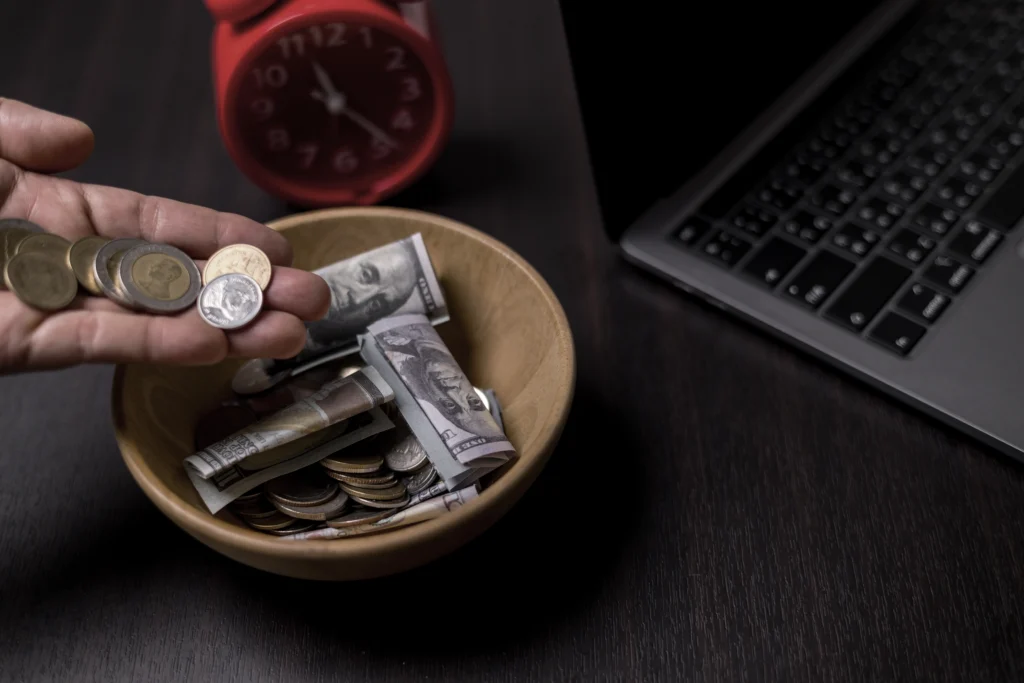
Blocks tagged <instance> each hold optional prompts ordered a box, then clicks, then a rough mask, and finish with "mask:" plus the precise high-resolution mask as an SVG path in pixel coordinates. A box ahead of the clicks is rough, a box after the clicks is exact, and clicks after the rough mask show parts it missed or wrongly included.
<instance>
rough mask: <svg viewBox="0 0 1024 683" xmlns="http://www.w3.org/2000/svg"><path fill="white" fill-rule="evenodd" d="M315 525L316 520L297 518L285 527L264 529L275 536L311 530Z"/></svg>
mask: <svg viewBox="0 0 1024 683" xmlns="http://www.w3.org/2000/svg"><path fill="white" fill-rule="evenodd" d="M315 526H316V522H307V521H305V520H300V519H296V520H295V521H294V522H292V523H291V524H289V525H288V526H286V527H284V528H283V529H264V531H265V532H266V533H268V534H273V535H274V536H291V535H292V534H297V533H299V532H300V531H309V530H310V529H312V528H313V527H315Z"/></svg>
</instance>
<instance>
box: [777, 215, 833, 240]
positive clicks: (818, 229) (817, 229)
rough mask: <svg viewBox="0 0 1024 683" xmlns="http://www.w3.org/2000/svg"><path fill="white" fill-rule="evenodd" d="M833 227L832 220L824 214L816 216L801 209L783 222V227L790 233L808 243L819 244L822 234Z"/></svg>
mask: <svg viewBox="0 0 1024 683" xmlns="http://www.w3.org/2000/svg"><path fill="white" fill-rule="evenodd" d="M831 228H832V221H830V220H829V219H827V218H825V217H824V216H816V215H815V214H813V213H811V212H809V211H801V212H800V213H798V214H796V215H795V216H793V217H792V218H789V219H787V220H785V221H783V222H782V229H783V230H784V231H785V232H786V233H787V234H789V235H792V236H793V237H796V238H797V239H799V240H800V241H801V242H806V243H807V244H817V242H818V240H820V239H821V237H822V235H824V234H825V233H827V232H828V231H829V230H830V229H831Z"/></svg>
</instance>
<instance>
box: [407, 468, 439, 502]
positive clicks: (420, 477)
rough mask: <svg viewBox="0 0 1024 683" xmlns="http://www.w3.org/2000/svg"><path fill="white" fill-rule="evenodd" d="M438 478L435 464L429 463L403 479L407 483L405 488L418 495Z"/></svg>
mask: <svg viewBox="0 0 1024 683" xmlns="http://www.w3.org/2000/svg"><path fill="white" fill-rule="evenodd" d="M436 479H437V470H435V469H434V466H433V465H427V466H426V467H424V468H423V469H422V470H420V471H419V472H417V473H416V474H414V475H412V476H411V477H406V478H405V479H403V480H402V483H403V484H405V488H406V489H408V490H409V493H410V494H411V495H416V494H417V493H419V492H420V491H423V490H425V489H426V488H427V487H428V486H430V485H431V484H433V483H434V481H435V480H436Z"/></svg>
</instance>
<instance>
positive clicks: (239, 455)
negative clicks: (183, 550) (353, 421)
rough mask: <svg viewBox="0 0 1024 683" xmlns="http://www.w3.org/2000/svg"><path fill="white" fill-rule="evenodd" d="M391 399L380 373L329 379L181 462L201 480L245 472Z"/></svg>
mask: <svg viewBox="0 0 1024 683" xmlns="http://www.w3.org/2000/svg"><path fill="white" fill-rule="evenodd" d="M393 398H394V392H393V391H392V390H391V387H390V386H388V384H387V383H386V382H385V381H384V380H383V379H382V378H381V376H380V373H378V372H377V371H376V370H374V369H373V368H370V367H367V368H362V369H360V370H359V371H358V372H356V373H354V374H352V375H349V376H348V377H341V378H338V379H334V380H331V381H330V382H328V383H327V384H325V385H323V387H321V388H320V390H319V391H317V392H316V393H315V394H313V395H311V396H309V397H307V398H304V399H302V400H301V401H298V402H296V403H293V404H291V405H289V406H287V407H285V408H282V409H281V410H279V411H277V412H276V413H273V414H271V415H268V416H267V417H265V418H263V419H262V420H260V421H259V422H256V423H254V424H251V425H249V426H248V427H245V428H243V429H242V430H240V431H238V432H236V433H234V434H232V435H231V436H228V437H227V438H224V439H221V440H220V441H218V442H216V443H214V444H212V445H210V446H207V447H206V448H204V449H202V450H200V451H199V452H197V453H194V454H193V455H190V456H188V457H187V458H185V466H186V467H187V468H188V469H190V470H194V471H195V472H196V473H197V474H198V475H199V476H200V477H202V478H203V479H209V478H210V477H212V476H214V475H215V474H218V473H220V472H223V471H225V470H227V469H229V468H231V467H234V466H236V465H239V466H241V467H242V468H243V469H249V470H252V469H258V468H262V467H269V466H271V465H273V464H275V463H277V462H279V461H281V460H286V459H288V458H290V457H292V455H294V454H293V453H292V454H288V455H284V456H282V452H281V451H280V450H278V449H279V447H281V446H284V445H286V444H289V443H292V442H298V440H300V439H303V438H306V439H311V440H316V439H323V438H324V435H323V430H324V429H325V428H327V427H330V426H332V425H335V424H337V423H339V422H342V421H343V420H346V419H348V418H350V417H352V416H353V415H358V414H359V413H363V412H366V411H367V410H370V409H371V408H374V407H376V406H379V405H381V404H382V403H386V402H387V401H390V400H392V399H393ZM303 445H304V446H305V445H308V444H303ZM287 450H288V449H285V451H286V452H287Z"/></svg>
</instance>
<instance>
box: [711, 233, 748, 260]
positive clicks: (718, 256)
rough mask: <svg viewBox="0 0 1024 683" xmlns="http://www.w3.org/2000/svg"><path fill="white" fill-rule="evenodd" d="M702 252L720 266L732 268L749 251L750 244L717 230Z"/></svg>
mask: <svg viewBox="0 0 1024 683" xmlns="http://www.w3.org/2000/svg"><path fill="white" fill-rule="evenodd" d="M703 251H704V253H705V254H707V255H708V256H710V257H711V258H713V259H715V260H716V261H718V262H719V263H721V264H722V265H725V266H732V265H735V264H736V262H737V261H739V260H740V259H741V258H743V257H744V256H745V255H746V253H747V252H748V251H750V242H747V241H746V240H744V239H741V238H739V237H736V236H735V235H730V234H729V233H727V232H722V231H721V230H717V231H716V232H715V234H714V235H712V236H711V239H709V240H708V241H707V243H706V244H705V245H704V249H703Z"/></svg>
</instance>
